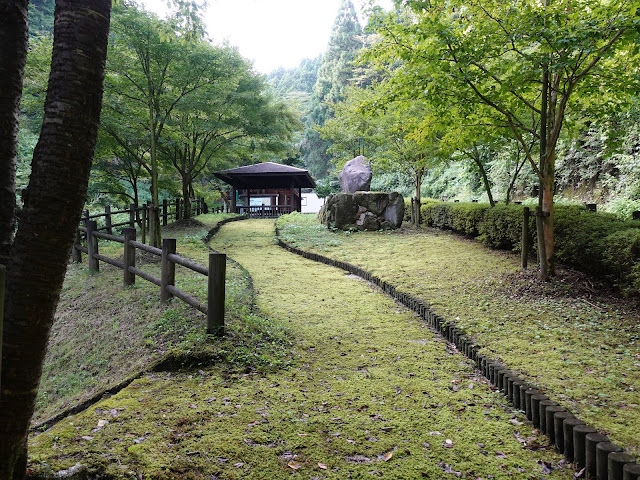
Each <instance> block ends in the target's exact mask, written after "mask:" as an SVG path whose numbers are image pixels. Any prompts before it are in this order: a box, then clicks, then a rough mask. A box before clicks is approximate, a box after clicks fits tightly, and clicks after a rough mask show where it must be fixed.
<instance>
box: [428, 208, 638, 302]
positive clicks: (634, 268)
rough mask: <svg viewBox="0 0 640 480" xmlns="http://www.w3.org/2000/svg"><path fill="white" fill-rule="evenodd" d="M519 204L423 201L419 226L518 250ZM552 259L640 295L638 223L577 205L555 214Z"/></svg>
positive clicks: (533, 236)
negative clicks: (553, 253) (444, 230)
mask: <svg viewBox="0 0 640 480" xmlns="http://www.w3.org/2000/svg"><path fill="white" fill-rule="evenodd" d="M522 209H523V207H522V206H521V205H496V206H495V207H493V208H491V207H490V206H489V205H488V204H478V203H449V202H440V201H437V200H427V201H425V202H423V204H422V206H421V212H422V219H423V222H424V223H425V224H426V225H428V226H431V227H437V228H442V229H448V230H453V231H455V232H458V233H461V234H464V235H467V236H472V237H477V239H478V240H479V241H480V242H482V243H483V244H485V245H487V246H488V247H490V248H496V249H505V250H514V251H520V250H521V237H522V217H523V215H522ZM535 227H536V226H535V216H534V215H532V216H531V217H530V220H529V242H530V245H531V246H532V253H533V252H535V250H536V248H535V245H536V228H535ZM554 235H555V240H554V241H555V254H556V260H557V261H559V262H560V263H563V264H564V265H567V266H571V267H574V268H577V269H579V270H581V271H584V272H587V273H592V274H596V275H599V276H602V277H605V278H607V279H609V280H610V281H612V282H613V283H614V284H615V285H616V286H618V287H619V288H620V290H621V291H623V292H624V293H627V294H631V293H634V294H638V293H640V222H639V221H622V220H619V219H618V218H617V217H616V216H615V215H613V214H609V213H600V212H597V213H596V212H591V211H588V210H586V209H585V208H584V207H582V206H579V205H556V206H555V209H554Z"/></svg>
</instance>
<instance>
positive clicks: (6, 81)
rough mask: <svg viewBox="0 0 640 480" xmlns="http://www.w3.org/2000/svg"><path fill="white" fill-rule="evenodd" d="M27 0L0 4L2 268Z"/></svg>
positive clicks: (12, 203) (10, 218)
mask: <svg viewBox="0 0 640 480" xmlns="http://www.w3.org/2000/svg"><path fill="white" fill-rule="evenodd" d="M28 3H29V2H28V1H27V0H20V1H13V2H9V1H4V0H2V1H0V58H1V59H2V61H0V264H3V265H6V263H7V261H8V258H9V252H10V251H11V245H12V243H13V234H14V230H15V220H16V190H15V179H16V156H17V145H18V116H19V114H20V97H21V94H22V77H23V74H24V65H25V62H26V59H27V41H28V38H29V28H28V21H27V5H28Z"/></svg>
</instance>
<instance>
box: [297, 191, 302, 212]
mask: <svg viewBox="0 0 640 480" xmlns="http://www.w3.org/2000/svg"><path fill="white" fill-rule="evenodd" d="M298 211H299V212H302V188H298Z"/></svg>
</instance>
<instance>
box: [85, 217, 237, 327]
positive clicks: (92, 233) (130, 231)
mask: <svg viewBox="0 0 640 480" xmlns="http://www.w3.org/2000/svg"><path fill="white" fill-rule="evenodd" d="M78 230H80V231H83V232H85V233H86V236H87V246H86V247H84V246H82V245H78V244H75V245H74V246H73V259H74V261H76V262H80V261H82V254H81V252H84V253H86V254H87V257H88V259H89V270H90V271H93V272H98V271H100V262H105V263H108V264H109V265H113V266H115V267H117V268H120V269H121V270H122V271H123V273H124V275H123V284H124V285H125V286H129V285H133V284H134V283H135V281H136V276H138V277H140V278H142V279H144V280H146V281H148V282H151V283H153V284H154V285H157V286H158V287H160V301H162V302H167V301H169V299H171V298H172V297H177V298H179V299H180V300H182V301H183V302H185V303H186V304H187V305H190V306H191V307H193V308H195V309H196V310H199V311H200V312H202V313H204V314H205V315H206V316H207V333H209V334H213V335H216V336H223V335H224V301H225V297H224V296H225V275H226V258H227V256H226V255H225V254H223V253H210V254H209V266H208V268H207V267H204V266H202V265H199V264H198V263H196V262H193V261H192V260H189V259H188V258H184V257H182V256H180V255H178V254H177V253H176V239H175V238H165V239H163V241H162V248H155V247H152V246H150V245H146V244H144V243H140V242H138V241H136V230H135V229H134V228H125V229H124V230H123V232H122V233H123V234H122V236H119V235H111V234H108V233H103V232H99V231H98V228H97V223H96V221H95V220H89V221H88V223H87V226H86V227H79V228H78ZM98 239H103V240H109V241H112V242H118V243H122V244H123V246H124V253H123V256H122V261H120V260H116V259H114V258H111V257H107V256H105V255H101V254H100V253H99V247H98ZM136 249H139V250H142V251H145V252H147V253H150V254H152V255H156V256H158V257H160V258H161V274H160V278H158V277H155V276H153V275H151V274H149V273H147V272H144V271H143V270H141V269H139V268H137V267H136ZM176 265H181V266H183V267H185V268H188V269H189V270H191V271H193V272H196V273H199V274H201V275H204V276H206V277H208V287H207V302H206V303H202V302H200V301H199V300H198V299H196V298H195V297H192V296H191V295H189V294H187V293H185V292H183V291H182V290H179V289H178V288H176V287H175V268H176V267H175V266H176Z"/></svg>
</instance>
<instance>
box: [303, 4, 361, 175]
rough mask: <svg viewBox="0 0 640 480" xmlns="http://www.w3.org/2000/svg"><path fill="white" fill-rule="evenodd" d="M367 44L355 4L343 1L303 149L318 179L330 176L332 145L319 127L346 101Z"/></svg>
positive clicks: (320, 72)
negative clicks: (335, 106)
mask: <svg viewBox="0 0 640 480" xmlns="http://www.w3.org/2000/svg"><path fill="white" fill-rule="evenodd" d="M363 45H364V42H363V36H362V27H361V26H360V22H359V21H358V16H357V15H356V10H355V8H354V6H353V3H352V2H351V0H342V3H341V4H340V9H339V10H338V15H337V16H336V19H335V21H334V23H333V29H332V31H331V37H330V39H329V46H328V47H327V51H326V52H325V54H324V55H323V57H322V64H321V65H320V69H319V70H318V76H317V80H316V82H315V85H314V86H313V95H312V97H311V102H310V108H309V114H308V116H307V117H306V118H305V119H304V120H305V132H304V135H303V139H302V143H301V146H300V149H301V153H302V159H303V160H304V163H305V165H306V167H307V168H308V169H309V171H310V172H311V174H312V175H313V176H314V177H315V178H324V177H326V176H327V174H328V172H329V167H330V160H331V157H330V156H329V155H327V153H326V152H327V148H328V147H329V146H330V144H329V143H328V142H327V141H325V140H323V139H321V138H320V135H319V134H318V132H317V131H316V130H315V128H316V127H317V126H322V125H323V124H324V122H325V120H326V119H327V118H329V117H330V116H331V106H330V105H331V104H335V103H337V102H339V101H340V100H341V99H342V94H343V90H344V88H345V87H346V86H347V85H348V84H349V83H350V82H351V81H352V77H353V72H354V70H353V66H354V65H353V63H354V60H355V58H356V56H357V54H358V51H359V50H360V49H361V48H362V47H363Z"/></svg>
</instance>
